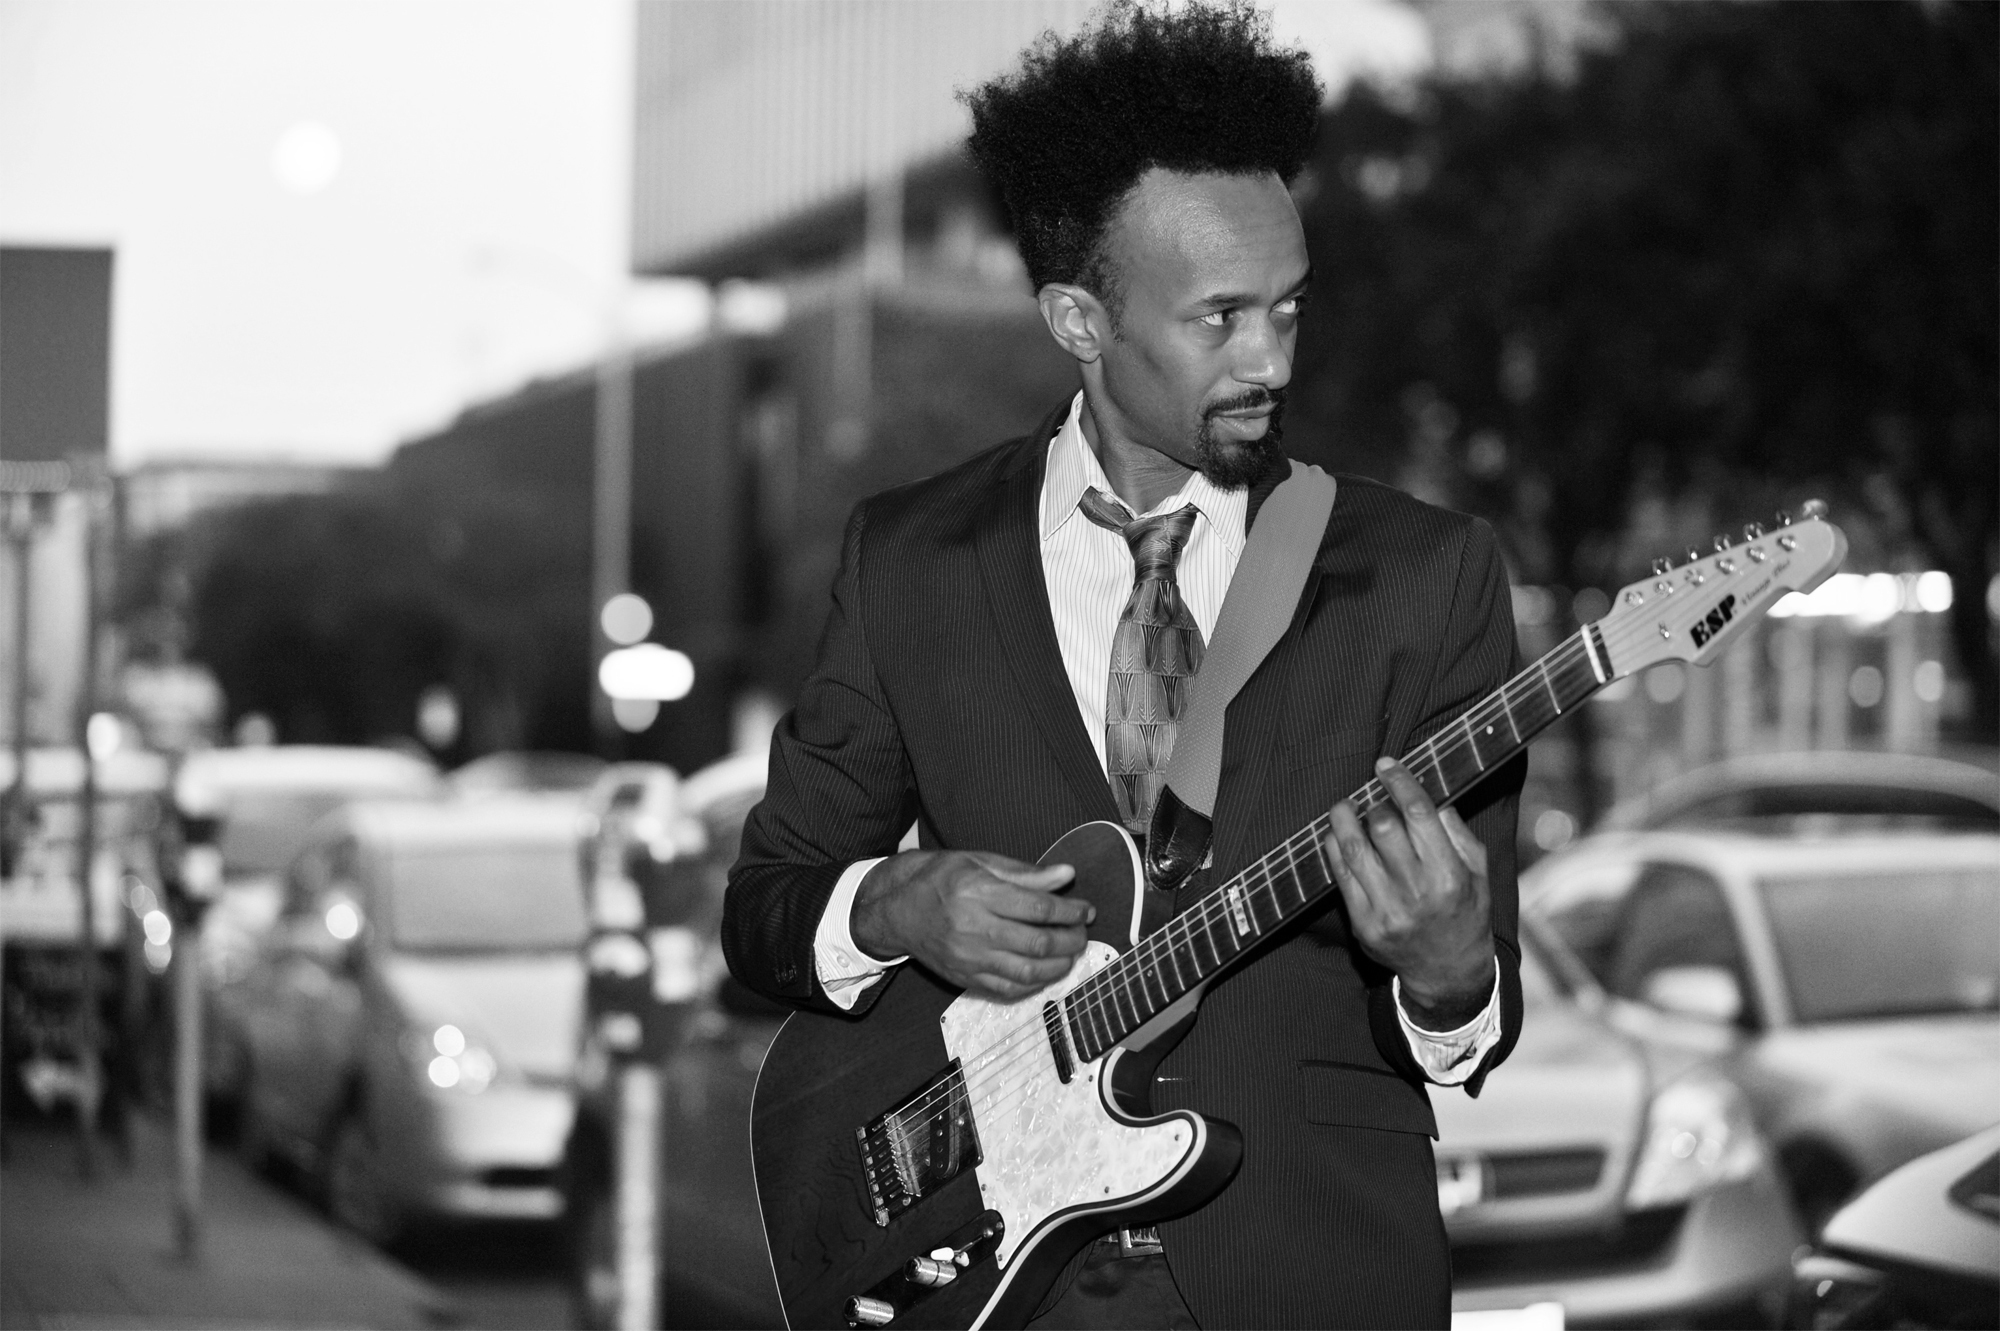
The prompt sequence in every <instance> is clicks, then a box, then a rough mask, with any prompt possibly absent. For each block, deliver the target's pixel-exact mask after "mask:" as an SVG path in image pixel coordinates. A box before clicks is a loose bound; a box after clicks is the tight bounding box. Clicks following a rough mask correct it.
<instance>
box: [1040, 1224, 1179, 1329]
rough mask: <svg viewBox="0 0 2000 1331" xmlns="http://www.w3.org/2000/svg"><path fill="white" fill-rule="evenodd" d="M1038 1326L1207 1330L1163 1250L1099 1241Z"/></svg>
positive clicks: (1089, 1250)
mask: <svg viewBox="0 0 2000 1331" xmlns="http://www.w3.org/2000/svg"><path fill="white" fill-rule="evenodd" d="M1028 1325H1029V1327H1030V1328H1032V1331H1201V1324H1200V1323H1199V1322H1197V1321H1195V1320H1194V1314H1193V1313H1191V1312H1189V1311H1188V1306H1187V1304H1186V1303H1185V1302H1183V1301H1182V1299H1181V1292H1180V1289H1179V1288H1178V1287H1177V1286H1175V1284H1174V1276H1173V1272H1172V1271H1169V1270H1168V1269H1167V1259H1166V1258H1165V1257H1164V1256H1162V1255H1161V1254H1159V1253H1153V1254H1150V1255H1148V1256H1145V1257H1125V1256H1121V1255H1120V1254H1119V1251H1118V1246H1117V1244H1115V1243H1095V1244H1092V1245H1091V1246H1090V1248H1089V1249H1088V1250H1087V1252H1086V1254H1085V1256H1084V1259H1083V1269H1082V1270H1080V1271H1079V1272H1078V1273H1077V1277H1076V1280H1075V1281H1074V1282H1073V1283H1072V1284H1071V1285H1070V1287H1069V1288H1068V1289H1067V1290H1065V1291H1064V1292H1063V1294H1062V1297H1061V1298H1059V1299H1057V1300H1056V1302H1055V1306H1054V1307H1052V1308H1050V1309H1049V1310H1048V1311H1047V1312H1045V1313H1043V1314H1042V1315H1041V1316H1040V1317H1037V1318H1036V1319H1035V1320H1034V1321H1032V1322H1029V1323H1028Z"/></svg>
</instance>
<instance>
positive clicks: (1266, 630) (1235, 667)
mask: <svg viewBox="0 0 2000 1331" xmlns="http://www.w3.org/2000/svg"><path fill="white" fill-rule="evenodd" d="M1291 463H1292V474H1291V475H1290V476H1287V477H1286V478H1285V479H1284V480H1283V481H1282V482H1280V483H1279V485H1278V487H1277V488H1276V489H1274V490H1272V491H1271V493H1270V495H1269V496H1267V497H1266V498H1265V500H1264V503H1263V505H1262V506H1261V507H1260V508H1259V509H1258V510H1257V521H1256V522H1255V523H1254V524H1252V526H1251V528H1250V531H1249V533H1248V535H1247V540H1246V542H1245V544H1244V547H1243V557H1242V559H1240V560H1238V561H1237V564H1236V573H1235V575H1234V576H1233V577H1231V578H1230V580H1229V591H1228V592H1227V593H1226V594H1225V595H1224V596H1223V598H1222V613H1221V615H1219V616H1218V617H1217V619H1216V622H1215V635H1214V640H1213V641H1212V642H1210V643H1209V644H1208V649H1207V651H1206V652H1205V653H1204V654H1203V656H1202V662H1201V670H1200V672H1199V673H1197V674H1196V675H1195V677H1194V687H1193V690H1192V695H1191V696H1190V698H1189V699H1188V710H1187V711H1186V712H1185V713H1184V714H1183V715H1182V716H1181V720H1180V727H1179V734H1178V735H1177V736H1176V738H1175V740H1174V756H1173V757H1172V758H1171V759H1170V760H1169V761H1168V763H1167V781H1166V788H1165V789H1164V790H1162V791H1161V792H1160V798H1159V802H1158V803H1157V804H1156V805H1154V807H1153V821H1152V824H1151V825H1150V826H1149V827H1148V829H1147V833H1146V877H1147V881H1148V882H1150V883H1151V884H1152V886H1154V887H1156V888H1161V889H1164V890H1169V891H1170V890H1172V889H1174V888H1176V887H1178V886H1180V884H1181V883H1182V882H1183V881H1185V880H1186V878H1187V876H1188V875H1189V874H1190V873H1192V872H1193V871H1194V870H1195V868H1196V867H1197V866H1198V865H1199V864H1200V863H1201V861H1202V859H1203V857H1204V856H1205V855H1206V854H1207V851H1208V838H1209V831H1210V826H1211V819H1212V818H1213V816H1214V813H1215V792H1216V787H1217V785H1218V784H1219V783H1220V781H1221V777H1222V727H1223V717H1224V715H1225V713H1227V711H1228V710H1229V704H1230V701H1231V700H1232V699H1234V698H1235V697H1236V694H1237V692H1238V691H1239V690H1241V689H1242V687H1243V685H1244V684H1245V683H1247V682H1248V681H1249V679H1250V676H1251V675H1252V674H1254V673H1256V670H1257V667H1258V666H1259V665H1261V664H1262V663H1263V660H1264V658H1265V657H1266V656H1268V655H1269V654H1270V652H1271V649H1272V648H1273V647H1275V646H1277V645H1278V639H1280V638H1282V637H1283V636H1284V635H1285V630H1286V629H1287V628H1289V627H1290V626H1291V622H1292V616H1293V615H1294V614H1296V613H1297V612H1298V606H1299V595H1300V593H1301V592H1303V591H1304V590H1305V585H1306V575H1307V574H1308V573H1310V572H1311V571H1312V565H1313V560H1314V558H1315V557H1316V556H1317V555H1318V554H1319V546H1320V540H1321V538H1322V537H1323V536H1324V535H1325V533H1326V521H1327V518H1328V517H1329V516H1330V515H1331V514H1332V512H1333V500H1334V495H1335V491H1336V489H1337V487H1336V485H1335V484H1334V479H1333V477H1331V476H1329V475H1327V474H1326V473H1325V472H1323V471H1321V470H1320V469H1319V468H1318V467H1313V466H1308V465H1306V464H1305V463H1302V462H1300V461H1298V459H1296V458H1294V459H1291Z"/></svg>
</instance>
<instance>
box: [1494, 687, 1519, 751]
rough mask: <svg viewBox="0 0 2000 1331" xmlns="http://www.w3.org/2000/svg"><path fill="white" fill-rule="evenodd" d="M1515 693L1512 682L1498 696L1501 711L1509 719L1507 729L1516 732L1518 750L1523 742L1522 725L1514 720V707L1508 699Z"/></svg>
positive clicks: (1515, 741) (1515, 740) (1515, 739)
mask: <svg viewBox="0 0 2000 1331" xmlns="http://www.w3.org/2000/svg"><path fill="white" fill-rule="evenodd" d="M1513 691H1514V689H1513V685H1512V683H1511V682H1510V683H1509V684H1508V685H1507V686H1506V687H1504V688H1502V689H1501V690H1500V692H1499V694H1498V695H1497V696H1498V697H1499V699H1500V711H1501V713H1502V715H1504V716H1505V717H1506V718H1507V729H1509V730H1511V731H1513V732H1514V744H1515V747H1517V748H1518V747H1519V746H1520V745H1521V744H1522V743H1523V741H1522V739H1521V723H1520V722H1518V721H1516V720H1515V719H1514V705H1513V703H1512V702H1511V701H1510V700H1509V698H1508V695H1509V694H1511V693H1512V692H1513Z"/></svg>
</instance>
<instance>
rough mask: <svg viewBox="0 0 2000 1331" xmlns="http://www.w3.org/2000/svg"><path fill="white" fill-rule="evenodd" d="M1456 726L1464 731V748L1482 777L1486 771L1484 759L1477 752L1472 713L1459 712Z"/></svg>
mask: <svg viewBox="0 0 2000 1331" xmlns="http://www.w3.org/2000/svg"><path fill="white" fill-rule="evenodd" d="M1458 724H1459V728H1460V729H1461V730H1463V731H1465V748H1466V751H1467V752H1469V753H1470V754H1471V755H1472V763H1473V766H1475V767H1477V768H1478V769H1479V771H1480V773H1481V774H1482V775H1484V774H1485V771H1486V757H1485V755H1484V754H1482V753H1480V751H1479V735H1478V734H1477V732H1475V731H1474V730H1473V728H1472V713H1471V712H1461V713H1460V714H1459V717H1458Z"/></svg>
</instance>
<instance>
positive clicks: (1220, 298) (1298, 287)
mask: <svg viewBox="0 0 2000 1331" xmlns="http://www.w3.org/2000/svg"><path fill="white" fill-rule="evenodd" d="M1312 280H1313V269H1312V264H1310V263H1308V264H1306V271H1305V276H1303V277H1301V278H1300V279H1299V280H1298V281H1296V282H1294V283H1292V285H1291V286H1289V287H1287V288H1286V289H1285V294H1284V295H1282V296H1280V297H1279V298H1278V299H1280V300H1290V299H1291V298H1292V297H1293V296H1297V295H1300V294H1302V293H1304V291H1305V289H1306V288H1307V287H1309V286H1311V285H1312ZM1256 299H1257V296H1256V294H1255V293H1253V292H1248V291H1223V292H1217V293H1216V294H1215V295H1213V296H1204V297H1203V298H1202V299H1200V300H1198V301H1196V302H1195V303H1194V308H1195V309H1197V310H1201V311H1203V312H1204V313H1213V312H1214V311H1216V310H1231V309H1235V308H1236V307H1237V306H1239V305H1249V304H1252V303H1253V302H1255V301H1256Z"/></svg>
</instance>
